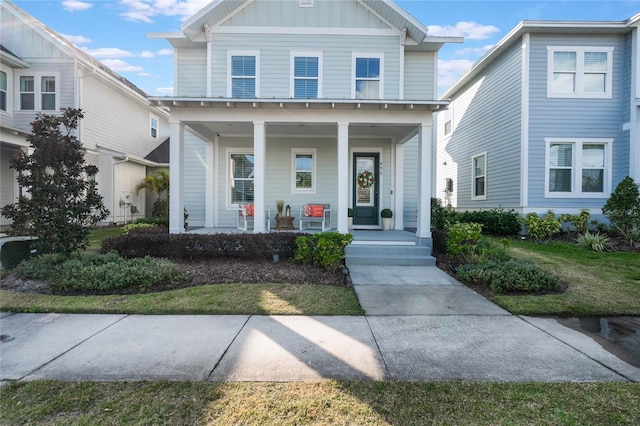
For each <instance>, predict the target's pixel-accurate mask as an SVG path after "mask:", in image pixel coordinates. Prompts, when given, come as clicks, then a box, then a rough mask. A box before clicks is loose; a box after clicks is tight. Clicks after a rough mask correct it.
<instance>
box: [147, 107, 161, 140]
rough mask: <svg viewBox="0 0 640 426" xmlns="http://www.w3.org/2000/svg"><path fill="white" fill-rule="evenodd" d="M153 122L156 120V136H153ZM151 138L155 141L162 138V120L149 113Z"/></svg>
mask: <svg viewBox="0 0 640 426" xmlns="http://www.w3.org/2000/svg"><path fill="white" fill-rule="evenodd" d="M153 120H156V129H155V130H156V134H155V136H154V135H153ZM149 136H150V137H152V138H153V139H158V138H159V137H160V119H159V118H158V116H157V115H155V114H153V113H149Z"/></svg>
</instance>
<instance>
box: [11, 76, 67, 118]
mask: <svg viewBox="0 0 640 426" xmlns="http://www.w3.org/2000/svg"><path fill="white" fill-rule="evenodd" d="M20 77H33V79H34V82H33V90H34V92H33V97H34V99H33V109H32V110H31V109H22V106H21V104H20V95H21V94H22V92H21V90H20ZM42 77H53V78H55V82H56V83H55V84H56V91H55V92H53V93H54V96H55V97H56V101H55V106H54V109H52V110H51V109H47V110H43V109H42V95H43V92H42ZM14 81H15V87H17V90H16V91H15V93H16V96H15V102H14V108H15V111H20V112H42V111H47V112H59V111H60V73H59V72H46V71H45V72H28V71H25V72H16V73H15V75H14ZM46 93H49V92H46Z"/></svg>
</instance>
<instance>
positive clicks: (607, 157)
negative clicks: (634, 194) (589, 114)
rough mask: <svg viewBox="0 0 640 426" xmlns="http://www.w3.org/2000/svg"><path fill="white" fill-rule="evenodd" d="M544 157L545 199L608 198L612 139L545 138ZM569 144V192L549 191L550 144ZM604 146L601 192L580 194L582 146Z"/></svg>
mask: <svg viewBox="0 0 640 426" xmlns="http://www.w3.org/2000/svg"><path fill="white" fill-rule="evenodd" d="M544 143H545V155H544V197H545V198H609V196H610V195H611V192H612V190H611V187H612V174H613V139H612V138H545V139H544ZM553 143H557V144H571V145H572V146H573V149H572V153H571V155H572V159H571V164H572V165H571V192H550V191H549V149H550V147H551V144H553ZM589 144H599V145H604V146H605V147H604V176H603V180H604V182H603V191H602V192H582V189H581V184H582V178H581V171H582V161H581V160H582V147H583V145H589Z"/></svg>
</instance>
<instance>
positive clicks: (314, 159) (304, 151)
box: [291, 148, 318, 194]
mask: <svg viewBox="0 0 640 426" xmlns="http://www.w3.org/2000/svg"><path fill="white" fill-rule="evenodd" d="M298 154H300V155H311V188H309V189H300V188H296V156H297V155H298ZM317 163H318V150H317V149H316V148H291V193H292V194H315V193H316V187H317V186H316V180H317V179H318V174H317Z"/></svg>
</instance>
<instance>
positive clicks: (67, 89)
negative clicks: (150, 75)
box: [0, 0, 169, 225]
mask: <svg viewBox="0 0 640 426" xmlns="http://www.w3.org/2000/svg"><path fill="white" fill-rule="evenodd" d="M0 6H1V13H0V16H1V22H0V45H1V51H0V130H1V134H0V138H1V139H0V179H1V180H2V185H1V186H2V188H1V189H2V192H1V196H0V206H5V205H7V204H11V203H14V202H15V201H16V199H17V197H18V194H19V191H20V188H18V184H17V181H16V175H15V170H14V169H11V168H10V167H9V160H10V159H11V158H14V157H15V155H16V154H17V152H18V151H19V150H25V151H27V150H28V149H29V143H28V142H27V141H26V139H25V137H26V136H27V135H28V134H30V132H31V125H30V123H31V122H33V120H34V119H35V117H36V114H38V113H45V114H58V113H60V111H61V109H62V108H81V109H82V111H83V113H84V119H83V120H81V122H80V128H79V130H78V134H77V136H78V138H79V139H80V141H82V144H83V149H84V150H85V159H86V160H87V162H89V163H91V164H94V165H97V166H98V167H99V170H100V171H99V173H98V175H97V176H96V179H97V181H98V190H99V192H100V194H101V195H102V196H103V197H104V203H105V206H106V207H107V208H108V209H109V211H110V212H111V215H110V216H109V217H108V218H107V221H108V222H118V223H122V222H124V221H130V220H132V219H135V218H137V217H140V216H143V215H144V212H145V209H146V206H145V204H146V202H145V195H144V194H142V193H141V194H140V195H137V194H136V193H135V191H134V187H135V185H136V184H137V183H138V182H139V181H140V180H142V179H143V178H144V177H145V175H146V173H147V167H156V166H157V164H156V163H155V162H153V161H148V160H145V159H144V157H145V156H146V155H147V154H149V153H150V152H152V151H153V150H154V149H155V148H156V147H157V146H158V145H159V144H160V143H161V142H162V141H163V140H165V139H166V138H167V136H168V133H169V127H168V114H167V112H166V111H164V110H162V109H160V108H156V107H152V106H149V104H148V101H147V96H146V94H145V93H144V92H143V91H141V90H140V89H138V88H137V87H136V86H134V85H133V84H132V83H130V82H129V81H127V80H125V79H124V78H122V77H120V76H119V75H117V74H116V73H114V72H113V71H111V70H110V69H109V68H107V67H106V66H104V65H103V64H101V63H100V62H98V61H97V60H95V59H93V58H92V57H91V56H89V55H88V54H86V53H85V52H83V51H82V50H80V49H79V48H77V47H75V46H74V45H73V44H72V43H70V42H69V41H67V40H66V39H65V38H64V37H63V36H61V35H60V34H58V33H56V32H55V31H54V30H52V29H50V28H48V27H46V26H45V25H44V24H42V23H41V22H39V21H37V20H36V19H35V18H33V17H32V16H30V15H28V14H27V13H26V12H24V11H23V10H21V9H20V8H18V7H17V6H15V5H14V4H12V3H11V2H9V1H6V0H0ZM0 221H1V222H0V224H2V225H7V224H8V223H9V222H7V220H6V219H4V218H2V219H0Z"/></svg>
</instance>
